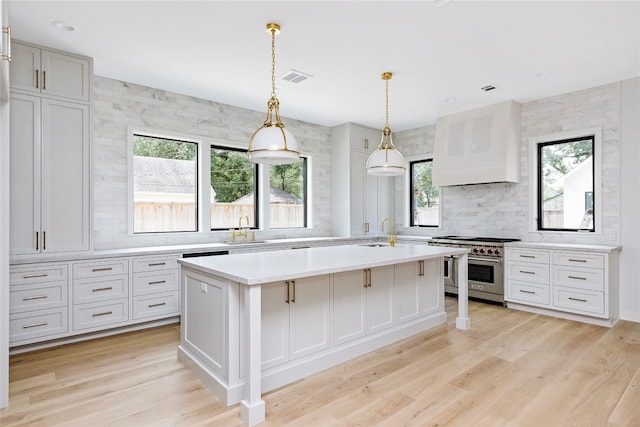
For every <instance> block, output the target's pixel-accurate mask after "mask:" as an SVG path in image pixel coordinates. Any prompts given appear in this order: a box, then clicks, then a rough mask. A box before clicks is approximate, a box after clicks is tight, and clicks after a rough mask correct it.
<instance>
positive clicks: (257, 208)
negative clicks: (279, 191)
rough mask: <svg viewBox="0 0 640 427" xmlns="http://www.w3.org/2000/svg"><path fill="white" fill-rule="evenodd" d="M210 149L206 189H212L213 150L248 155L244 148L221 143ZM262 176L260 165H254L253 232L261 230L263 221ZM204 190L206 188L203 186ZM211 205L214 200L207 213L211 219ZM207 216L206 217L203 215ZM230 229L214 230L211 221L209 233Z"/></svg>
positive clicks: (211, 145) (213, 143) (209, 146)
mask: <svg viewBox="0 0 640 427" xmlns="http://www.w3.org/2000/svg"><path fill="white" fill-rule="evenodd" d="M208 148H209V156H208V159H209V167H208V171H209V174H208V177H209V179H208V180H207V182H208V185H207V187H206V188H209V187H211V163H210V162H211V153H212V151H213V149H218V150H227V151H237V152H239V153H246V149H243V148H239V147H232V146H229V145H221V144H219V143H216V142H212V143H210V144H209V145H208ZM261 177H262V174H261V173H260V169H259V165H258V164H256V163H254V164H253V198H254V199H253V200H254V205H253V215H254V224H253V225H252V226H250V227H249V229H251V230H259V229H260V224H261V220H260V214H261V212H262V209H261V203H262V197H261V196H262V192H261V191H260V182H261V180H262V178H261ZM203 188H204V186H203ZM211 203H213V200H209V205H208V206H209V208H208V209H206V212H208V217H209V218H211V207H210V206H211ZM203 216H206V215H203ZM228 230H229V227H223V228H213V227H212V226H211V220H209V231H211V232H217V231H228Z"/></svg>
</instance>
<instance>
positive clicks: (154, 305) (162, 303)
mask: <svg viewBox="0 0 640 427" xmlns="http://www.w3.org/2000/svg"><path fill="white" fill-rule="evenodd" d="M163 305H167V303H166V302H160V303H158V304H149V308H153V307H160V306H163Z"/></svg>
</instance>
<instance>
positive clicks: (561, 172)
mask: <svg viewBox="0 0 640 427" xmlns="http://www.w3.org/2000/svg"><path fill="white" fill-rule="evenodd" d="M594 145H595V136H593V135H591V136H585V137H576V138H570V139H563V140H558V141H551V142H543V143H538V144H537V160H538V168H537V177H538V185H537V188H538V194H537V198H538V203H537V207H538V212H537V225H538V230H555V231H595V225H594V224H595V221H594V219H595V214H596V210H597V209H598V206H594V188H595V178H594V177H595V169H594V167H595V159H594V157H595V155H594V153H595V150H594Z"/></svg>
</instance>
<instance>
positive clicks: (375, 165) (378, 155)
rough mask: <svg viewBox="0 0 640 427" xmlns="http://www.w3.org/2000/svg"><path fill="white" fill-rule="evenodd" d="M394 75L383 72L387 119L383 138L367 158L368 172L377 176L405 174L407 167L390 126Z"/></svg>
mask: <svg viewBox="0 0 640 427" xmlns="http://www.w3.org/2000/svg"><path fill="white" fill-rule="evenodd" d="M392 76H393V74H392V73H390V72H388V71H387V72H384V73H382V76H381V77H382V80H384V81H385V96H386V105H385V113H386V121H385V125H384V129H382V139H381V140H380V145H378V148H377V149H376V151H374V152H373V153H371V155H370V156H369V158H368V159H367V173H368V174H369V175H377V176H396V175H402V174H404V172H405V170H406V169H407V162H406V161H405V160H404V157H403V156H402V154H400V152H399V151H398V150H396V146H395V145H393V137H392V136H391V128H390V127H389V80H391V77H392Z"/></svg>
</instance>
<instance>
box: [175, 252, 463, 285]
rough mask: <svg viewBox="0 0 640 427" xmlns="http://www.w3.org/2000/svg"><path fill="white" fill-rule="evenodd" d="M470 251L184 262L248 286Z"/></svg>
mask: <svg viewBox="0 0 640 427" xmlns="http://www.w3.org/2000/svg"><path fill="white" fill-rule="evenodd" d="M467 252H468V250H467V249H461V248H449V247H441V246H427V245H411V244H398V245H396V246H395V247H391V246H384V247H367V246H363V245H343V246H342V245H341V246H329V247H319V248H307V249H296V250H292V251H271V252H253V253H245V254H234V255H225V256H211V257H199V258H188V259H180V260H178V262H179V263H180V264H181V265H183V266H184V267H187V268H191V269H195V270H197V271H200V272H203V273H206V274H211V275H214V276H218V277H222V278H225V279H229V280H233V281H235V282H238V283H242V284H245V285H256V284H261V283H270V282H277V281H281V280H292V279H299V278H302V277H311V276H317V275H320V274H330V273H337V272H340V271H351V270H357V269H362V268H373V267H379V266H384V265H393V264H400V263H403V262H411V261H419V260H424V259H431V258H440V257H443V256H449V255H461V254H464V253H467Z"/></svg>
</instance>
